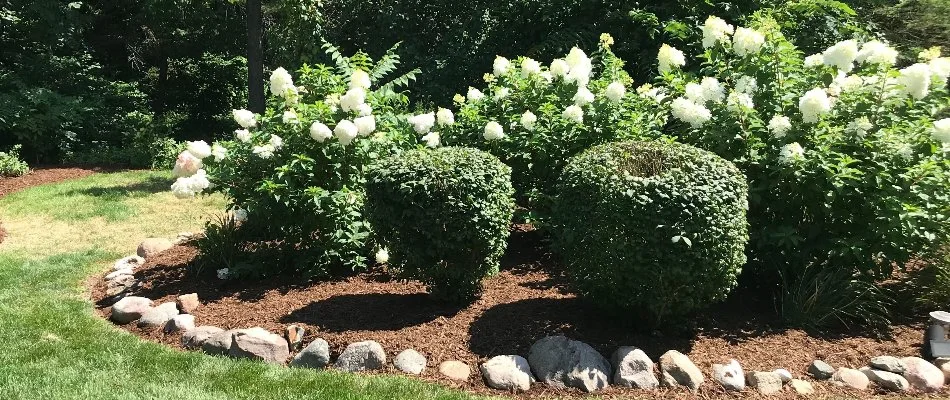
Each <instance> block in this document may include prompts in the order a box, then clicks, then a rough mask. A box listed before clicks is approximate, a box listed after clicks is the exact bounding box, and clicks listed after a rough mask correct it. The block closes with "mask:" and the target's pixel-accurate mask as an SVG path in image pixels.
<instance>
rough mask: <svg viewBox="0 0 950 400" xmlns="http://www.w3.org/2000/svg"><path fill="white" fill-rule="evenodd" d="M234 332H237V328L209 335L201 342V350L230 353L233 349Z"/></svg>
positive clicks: (211, 352)
mask: <svg viewBox="0 0 950 400" xmlns="http://www.w3.org/2000/svg"><path fill="white" fill-rule="evenodd" d="M195 329H197V328H195ZM234 332H237V329H230V330H226V331H221V332H218V333H215V334H213V335H211V336H209V337H208V338H207V339H205V341H204V343H202V344H201V351H203V352H205V353H208V354H211V355H225V354H228V352H229V351H230V350H231V342H232V340H234Z"/></svg>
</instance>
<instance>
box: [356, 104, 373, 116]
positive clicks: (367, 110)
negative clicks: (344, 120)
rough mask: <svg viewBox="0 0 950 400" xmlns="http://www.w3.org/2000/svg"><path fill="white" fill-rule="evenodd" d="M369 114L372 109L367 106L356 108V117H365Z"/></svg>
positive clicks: (362, 105)
mask: <svg viewBox="0 0 950 400" xmlns="http://www.w3.org/2000/svg"><path fill="white" fill-rule="evenodd" d="M371 114H373V107H370V105H369V104H366V103H363V104H360V105H358V106H356V115H358V116H360V117H365V116H367V115H371Z"/></svg>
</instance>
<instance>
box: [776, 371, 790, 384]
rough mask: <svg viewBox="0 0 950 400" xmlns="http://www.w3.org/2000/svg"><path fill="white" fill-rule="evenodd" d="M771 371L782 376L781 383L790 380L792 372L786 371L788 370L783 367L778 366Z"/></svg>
mask: <svg viewBox="0 0 950 400" xmlns="http://www.w3.org/2000/svg"><path fill="white" fill-rule="evenodd" d="M772 372H774V373H776V374H778V376H779V377H781V378H782V383H789V382H791V381H792V373H791V372H788V370H787V369H785V368H779V369H777V370H775V371H772Z"/></svg>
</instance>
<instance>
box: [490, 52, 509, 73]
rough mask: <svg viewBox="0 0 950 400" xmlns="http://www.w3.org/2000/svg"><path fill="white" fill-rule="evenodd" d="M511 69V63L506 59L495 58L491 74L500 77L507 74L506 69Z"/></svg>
mask: <svg viewBox="0 0 950 400" xmlns="http://www.w3.org/2000/svg"><path fill="white" fill-rule="evenodd" d="M510 67H511V61H508V59H507V58H505V57H502V56H495V62H493V63H492V72H493V73H494V74H495V75H496V76H502V75H504V74H506V73H508V69H509V68H510Z"/></svg>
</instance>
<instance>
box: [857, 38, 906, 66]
mask: <svg viewBox="0 0 950 400" xmlns="http://www.w3.org/2000/svg"><path fill="white" fill-rule="evenodd" d="M855 60H856V61H857V62H859V63H862V64H865V63H867V64H883V65H888V66H891V65H894V64H897V50H894V49H893V48H892V47H890V46H888V45H887V44H885V43H884V42H881V41H879V40H872V41H870V42H867V43H864V45H862V46H861V50H860V51H858V56H857V58H856V59H855Z"/></svg>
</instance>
